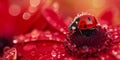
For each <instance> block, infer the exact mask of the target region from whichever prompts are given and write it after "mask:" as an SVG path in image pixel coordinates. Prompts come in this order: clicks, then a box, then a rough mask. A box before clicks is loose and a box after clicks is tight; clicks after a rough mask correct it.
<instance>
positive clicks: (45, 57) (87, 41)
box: [4, 9, 120, 60]
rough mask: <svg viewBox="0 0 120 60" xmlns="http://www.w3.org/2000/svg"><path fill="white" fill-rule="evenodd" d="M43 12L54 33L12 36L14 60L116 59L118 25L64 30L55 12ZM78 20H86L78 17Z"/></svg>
mask: <svg viewBox="0 0 120 60" xmlns="http://www.w3.org/2000/svg"><path fill="white" fill-rule="evenodd" d="M43 13H44V14H43V16H44V17H45V18H46V20H47V22H49V24H50V25H51V26H52V27H55V30H56V32H51V31H50V30H47V31H38V30H33V31H32V32H31V33H29V34H26V35H23V36H16V39H15V40H13V42H14V43H15V45H14V47H13V48H14V49H16V50H17V51H14V52H16V53H17V59H18V60H80V59H81V60H85V59H88V60H114V59H117V60H119V59H120V58H119V39H120V38H119V35H120V34H119V31H120V29H119V28H120V27H119V26H114V27H113V26H107V25H98V26H94V27H92V28H91V27H90V28H88V29H85V30H84V29H83V30H80V29H78V28H77V27H76V29H74V28H73V29H74V30H72V31H68V30H67V25H66V24H65V23H64V22H63V20H61V17H60V16H59V15H57V14H56V13H55V11H53V10H52V9H45V10H43ZM83 16H84V15H83ZM88 17H89V16H88ZM76 19H77V18H76ZM79 19H86V17H81V16H80V18H79ZM81 21H82V20H81ZM78 22H79V21H78ZM73 25H74V22H73ZM71 28H72V27H71ZM80 31H81V32H80ZM81 33H82V35H81ZM66 39H67V40H66ZM10 50H11V49H10ZM8 51H9V50H8ZM6 55H7V56H8V57H7V58H8V60H9V59H11V57H10V56H11V55H14V56H13V57H12V58H14V57H15V56H16V54H12V52H11V51H10V52H9V53H8V54H5V55H4V56H6Z"/></svg>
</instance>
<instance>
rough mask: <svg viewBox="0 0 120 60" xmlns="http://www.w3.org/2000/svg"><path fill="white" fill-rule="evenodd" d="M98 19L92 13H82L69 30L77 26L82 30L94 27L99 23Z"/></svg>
mask: <svg viewBox="0 0 120 60" xmlns="http://www.w3.org/2000/svg"><path fill="white" fill-rule="evenodd" d="M97 24H98V23H97V20H96V18H95V17H94V16H92V15H90V14H80V15H79V16H78V17H76V18H75V20H74V21H73V22H72V24H71V25H70V27H69V30H75V29H76V28H78V29H80V30H87V29H90V28H93V27H95V26H96V25H97Z"/></svg>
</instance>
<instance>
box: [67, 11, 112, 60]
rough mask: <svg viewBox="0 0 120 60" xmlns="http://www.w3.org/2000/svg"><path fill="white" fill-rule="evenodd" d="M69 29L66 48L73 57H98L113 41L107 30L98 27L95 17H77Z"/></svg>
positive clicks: (84, 15)
mask: <svg viewBox="0 0 120 60" xmlns="http://www.w3.org/2000/svg"><path fill="white" fill-rule="evenodd" d="M72 27H75V29H72ZM69 29H70V31H71V33H70V34H68V36H67V38H66V40H67V42H66V43H65V47H66V51H67V52H68V53H69V54H70V55H72V56H76V57H85V58H86V57H89V56H90V57H91V56H93V57H94V56H97V55H98V52H99V53H100V52H105V51H106V50H107V49H108V47H109V45H110V43H111V41H112V40H111V39H110V38H109V37H108V35H109V34H108V33H107V30H106V29H105V28H102V27H101V26H100V25H98V23H97V21H96V19H95V17H94V16H92V15H89V14H84V13H83V14H80V15H79V16H77V17H76V18H75V20H74V21H73V23H72V24H71V25H70V27H69Z"/></svg>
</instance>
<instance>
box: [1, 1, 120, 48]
mask: <svg viewBox="0 0 120 60" xmlns="http://www.w3.org/2000/svg"><path fill="white" fill-rule="evenodd" d="M45 8H50V9H53V10H54V11H55V12H56V13H59V15H60V16H61V17H62V18H63V20H73V19H74V17H75V16H76V15H77V14H78V13H81V12H89V13H91V14H92V15H94V16H95V17H96V18H97V19H98V20H99V21H102V23H106V24H108V25H118V24H120V0H77V1H75V0H0V40H9V41H12V39H13V36H16V35H20V34H26V33H29V32H31V31H32V30H34V29H38V30H46V29H49V24H48V22H47V21H46V18H45V17H43V14H44V13H43V12H42V11H43V10H44V9H45ZM2 43H3V41H2V42H1V45H0V47H1V46H3V45H4V44H2Z"/></svg>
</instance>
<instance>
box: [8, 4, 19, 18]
mask: <svg viewBox="0 0 120 60" xmlns="http://www.w3.org/2000/svg"><path fill="white" fill-rule="evenodd" d="M20 11H21V8H20V6H19V5H16V4H13V5H10V7H9V14H10V15H12V16H17V15H19V14H20Z"/></svg>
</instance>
